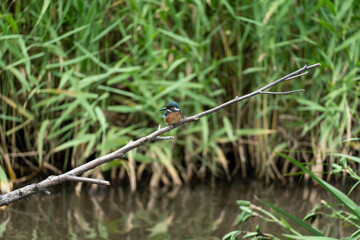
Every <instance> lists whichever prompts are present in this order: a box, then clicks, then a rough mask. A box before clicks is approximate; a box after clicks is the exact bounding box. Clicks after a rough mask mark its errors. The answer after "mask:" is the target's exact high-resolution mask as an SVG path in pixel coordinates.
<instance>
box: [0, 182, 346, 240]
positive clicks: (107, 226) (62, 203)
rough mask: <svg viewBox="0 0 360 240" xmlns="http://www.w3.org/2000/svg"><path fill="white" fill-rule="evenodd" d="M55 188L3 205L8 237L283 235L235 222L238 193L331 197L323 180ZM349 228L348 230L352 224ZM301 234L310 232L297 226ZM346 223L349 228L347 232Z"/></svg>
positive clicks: (299, 209)
mask: <svg viewBox="0 0 360 240" xmlns="http://www.w3.org/2000/svg"><path fill="white" fill-rule="evenodd" d="M52 192H53V194H52V195H50V196H47V195H36V196H32V197H31V198H30V199H29V200H22V201H19V202H16V203H13V204H12V205H10V206H9V207H7V208H6V209H3V210H0V237H2V239H34V240H35V239H127V240H132V239H157V240H158V239H207V240H208V239H221V238H222V237H223V236H224V235H225V234H226V233H228V232H230V231H233V230H239V229H241V230H250V231H254V230H255V227H256V225H257V224H259V225H260V227H261V230H262V231H263V232H270V233H272V234H275V235H276V236H277V237H280V238H284V237H283V236H281V233H284V232H287V231H286V230H285V229H283V228H280V227H279V226H278V225H275V224H271V223H267V222H264V221H261V220H260V219H259V218H252V219H250V221H248V222H247V223H245V224H242V225H237V224H236V218H237V216H238V214H239V213H240V210H239V209H238V207H237V205H236V200H239V199H241V200H250V201H252V202H254V203H255V204H258V205H259V206H262V205H261V204H260V203H259V202H256V200H255V196H256V197H258V198H260V199H262V200H266V201H268V202H270V203H272V204H273V205H276V206H278V207H281V208H283V209H285V210H286V211H288V212H290V213H292V214H294V215H296V216H298V217H299V218H303V217H304V216H305V215H306V213H307V212H308V211H309V210H310V209H312V208H313V207H314V206H315V205H316V204H318V203H320V201H321V199H327V201H328V202H329V201H332V200H331V199H332V198H331V196H329V195H328V193H326V192H325V191H323V190H322V189H321V188H319V187H306V186H300V185H296V186H293V187H282V186H276V185H270V186H266V185H264V184H262V183H259V182H257V181H252V182H246V181H243V180H238V181H234V182H232V183H228V182H224V183H221V184H217V185H216V186H215V188H211V187H210V185H209V184H196V185H193V186H185V187H181V188H162V189H148V188H147V187H143V188H141V189H139V190H138V191H137V192H136V193H133V194H131V193H130V192H129V190H128V189H127V188H126V187H123V186H120V185H118V186H111V187H105V188H103V189H102V190H101V191H98V192H97V193H96V194H89V192H88V191H86V190H85V191H84V190H83V191H82V193H81V194H80V196H77V195H76V194H75V193H74V188H73V186H67V187H62V188H59V189H55V190H54V189H52ZM328 220H329V219H320V221H315V222H314V226H316V227H318V228H319V229H321V230H322V231H323V232H325V233H326V234H327V235H328V236H333V237H342V236H343V235H344V234H347V230H346V228H345V230H344V229H343V228H340V224H341V223H339V222H337V221H328ZM352 230H353V229H349V230H348V231H350V232H351V231H352ZM299 231H300V232H301V233H303V234H309V233H308V232H306V230H304V229H299ZM344 231H345V232H344Z"/></svg>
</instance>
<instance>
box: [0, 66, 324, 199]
mask: <svg viewBox="0 0 360 240" xmlns="http://www.w3.org/2000/svg"><path fill="white" fill-rule="evenodd" d="M318 66H320V63H317V64H314V65H311V66H306V65H305V66H304V67H302V68H300V69H299V70H296V71H295V72H292V73H290V74H288V75H286V76H285V77H282V78H280V79H278V80H276V81H274V82H272V83H269V84H268V85H266V86H264V87H262V88H260V89H258V90H256V91H254V92H251V93H249V94H246V95H244V96H241V97H237V96H236V97H235V98H234V99H232V100H230V101H228V102H225V103H223V104H221V105H219V106H217V107H214V108H212V109H209V110H207V111H204V112H201V113H198V114H196V115H193V116H191V117H186V118H184V119H183V120H180V121H179V122H178V123H177V124H175V125H170V126H166V127H163V128H161V127H159V128H158V129H157V130H156V131H155V132H153V133H150V134H149V135H147V136H145V137H142V138H140V139H138V140H136V141H131V142H129V143H128V144H126V145H125V146H123V147H122V148H120V149H118V150H116V151H114V152H112V153H109V154H107V155H105V156H101V157H99V158H96V159H94V160H92V161H90V162H88V163H85V164H83V165H81V166H79V167H77V168H74V169H73V170H71V171H68V172H66V173H63V174H61V175H58V176H50V177H48V178H46V179H45V180H43V181H41V182H39V183H35V184H31V185H28V186H25V187H22V188H19V189H16V190H14V191H12V192H10V193H7V194H3V195H0V206H3V205H8V204H10V203H12V202H15V201H17V200H20V199H23V198H27V197H29V196H30V195H33V194H35V193H39V192H44V193H47V194H49V191H48V190H47V189H48V188H49V187H52V186H55V185H58V184H61V183H63V182H65V181H75V182H79V181H80V182H89V183H96V184H105V185H108V182H107V181H103V180H97V179H90V178H84V177H77V176H79V175H81V174H83V173H84V172H86V171H89V170H91V169H93V168H95V167H97V166H100V165H102V164H104V163H106V162H109V161H111V160H113V159H116V158H124V157H125V154H126V153H127V152H129V151H131V150H132V149H134V148H137V147H139V146H141V145H143V144H145V143H147V142H149V141H153V140H167V139H172V138H173V137H160V135H162V134H164V133H166V132H169V131H171V130H173V129H174V128H177V127H179V126H181V125H183V124H186V123H190V122H194V121H198V120H199V119H200V118H202V117H204V116H207V115H209V114H211V113H214V112H217V111H219V110H220V109H222V108H225V107H227V106H229V105H231V104H234V103H237V102H240V101H244V100H246V99H248V98H250V97H253V96H255V95H258V94H274V95H284V94H290V93H296V92H300V91H303V90H302V89H300V90H293V91H288V92H265V90H267V89H269V88H271V87H273V86H275V85H277V84H279V83H281V82H283V81H286V80H290V79H294V78H297V77H300V76H303V75H305V74H307V72H305V71H306V70H309V69H312V68H316V67H318Z"/></svg>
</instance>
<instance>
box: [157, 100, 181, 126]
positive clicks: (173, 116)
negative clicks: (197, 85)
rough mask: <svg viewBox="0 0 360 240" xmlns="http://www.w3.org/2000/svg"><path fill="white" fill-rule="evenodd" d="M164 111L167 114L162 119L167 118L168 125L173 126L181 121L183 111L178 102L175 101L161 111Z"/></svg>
mask: <svg viewBox="0 0 360 240" xmlns="http://www.w3.org/2000/svg"><path fill="white" fill-rule="evenodd" d="M164 110H165V114H164V115H163V116H162V117H163V118H165V122H166V123H167V124H169V125H173V124H176V123H177V122H179V121H180V119H181V114H182V111H181V109H180V108H179V105H178V104H177V102H174V101H171V102H169V103H168V104H166V106H165V107H164V108H162V109H160V111H164Z"/></svg>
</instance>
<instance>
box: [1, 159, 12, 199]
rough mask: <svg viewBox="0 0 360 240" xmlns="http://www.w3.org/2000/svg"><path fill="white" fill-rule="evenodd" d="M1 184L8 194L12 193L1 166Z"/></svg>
mask: <svg viewBox="0 0 360 240" xmlns="http://www.w3.org/2000/svg"><path fill="white" fill-rule="evenodd" d="M0 184H1V185H2V187H3V188H4V189H5V191H6V192H7V193H9V192H10V187H9V182H8V178H7V176H6V173H5V171H4V169H3V168H2V166H1V165H0Z"/></svg>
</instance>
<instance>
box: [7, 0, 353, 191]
mask: <svg viewBox="0 0 360 240" xmlns="http://www.w3.org/2000/svg"><path fill="white" fill-rule="evenodd" d="M0 8H1V17H0V30H1V36H0V54H1V58H0V71H1V72H0V76H1V83H0V84H1V85H0V99H1V108H0V125H1V127H0V139H1V141H0V158H1V166H2V167H3V169H4V170H5V171H6V173H7V176H8V178H9V179H10V180H11V182H16V181H24V180H27V179H29V178H31V177H33V176H34V175H35V174H34V173H39V172H41V171H50V172H55V173H56V172H60V171H65V170H67V169H69V168H72V167H75V166H78V165H80V164H82V163H83V162H85V161H87V160H88V159H91V158H94V157H96V156H99V155H102V154H105V153H107V152H110V151H112V150H115V149H117V148H119V147H120V146H122V145H124V144H126V143H127V142H129V141H130V140H132V139H136V138H138V137H141V136H143V135H145V134H146V133H148V132H151V131H153V130H155V129H156V128H157V126H158V124H164V123H163V122H162V119H161V118H160V113H159V112H158V111H157V110H158V109H159V108H161V107H163V106H164V105H165V104H166V102H168V101H169V100H176V101H178V102H179V104H180V107H181V108H182V110H183V111H184V112H185V114H187V115H192V114H194V113H197V112H200V111H203V110H205V109H207V108H210V107H213V106H215V105H217V104H219V103H222V102H224V101H226V100H229V99H231V98H233V97H235V96H239V95H243V94H246V93H248V92H250V91H252V90H255V89H257V88H258V87H260V86H262V85H265V84H266V83H268V82H270V81H273V80H275V79H277V78H279V77H281V76H282V75H284V74H286V73H288V72H290V71H292V70H294V69H297V68H298V67H301V66H303V65H304V64H312V63H315V62H320V63H321V64H322V66H323V68H322V69H321V70H316V71H315V72H314V74H311V75H312V76H311V77H308V78H307V80H296V81H291V82H289V83H288V84H286V85H281V86H277V87H276V88H277V89H278V90H280V89H297V88H305V89H306V92H305V94H303V95H300V94H297V95H293V96H259V97H256V98H253V99H250V100H249V101H247V102H243V103H241V104H238V105H236V106H232V107H230V108H228V109H226V110H223V111H221V112H220V113H219V114H217V115H213V116H209V117H207V118H206V119H201V121H200V122H199V123H198V124H192V125H189V126H186V127H182V128H180V129H176V130H174V131H173V132H172V135H175V136H176V141H174V142H154V143H151V144H149V145H147V146H144V147H143V148H141V149H138V150H137V151H136V152H134V153H132V154H131V155H129V156H128V158H129V160H114V161H113V162H111V163H109V164H107V165H106V166H104V167H103V168H102V171H103V172H107V171H110V177H111V178H113V179H116V178H118V177H120V178H123V177H125V176H128V177H129V179H130V182H131V184H132V187H133V188H136V182H137V181H139V180H141V179H143V178H142V174H143V173H146V174H148V175H149V176H151V181H150V182H151V185H153V186H156V185H158V184H160V183H164V184H171V183H177V184H179V183H181V182H187V181H189V180H190V179H191V178H192V177H193V176H197V177H206V175H207V174H208V173H210V174H211V176H212V177H213V178H212V179H213V180H215V177H216V176H220V175H227V176H228V178H230V177H231V175H233V174H242V176H244V177H247V176H249V175H255V176H256V177H258V178H262V179H266V180H267V181H270V180H275V179H280V180H282V181H286V180H285V179H284V177H283V174H285V173H289V172H293V171H294V169H293V167H291V166H290V165H289V164H288V163H287V162H285V161H283V160H282V159H280V158H279V157H278V156H277V155H276V154H274V152H276V151H289V155H290V156H291V157H294V158H295V157H296V158H298V159H299V158H300V159H305V160H306V161H307V162H312V163H314V167H313V170H314V171H316V172H322V171H323V170H324V169H322V166H323V165H322V163H324V162H332V161H333V159H334V158H333V157H332V156H328V155H327V153H328V152H330V151H331V152H337V150H338V149H337V148H339V149H342V152H343V153H344V154H351V153H354V152H358V146H357V145H351V144H349V143H348V142H344V143H342V140H343V139H345V138H351V137H353V136H356V134H358V132H359V126H360V125H359V116H358V114H356V112H357V111H358V98H359V82H358V80H359V75H357V74H358V72H359V48H360V44H359V38H360V32H359V30H358V29H359V27H360V21H359V17H358V16H359V14H360V8H359V3H357V2H356V1H335V2H334V3H332V2H330V1H326V0H324V1H317V2H297V1H283V0H278V1H260V0H255V1H227V0H222V1H197V0H194V1H170V0H163V1H135V0H131V1H104V0H96V1H71V0H69V1H63V0H59V1H49V0H44V1H35V0H27V1H2V2H1V3H0ZM287 85H289V86H287ZM339 143H342V144H339ZM294 150H297V151H294ZM249 169H252V170H253V171H252V172H253V174H250V173H249V171H248V170H249ZM93 174H101V172H100V171H98V170H97V171H95V172H94V173H93Z"/></svg>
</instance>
